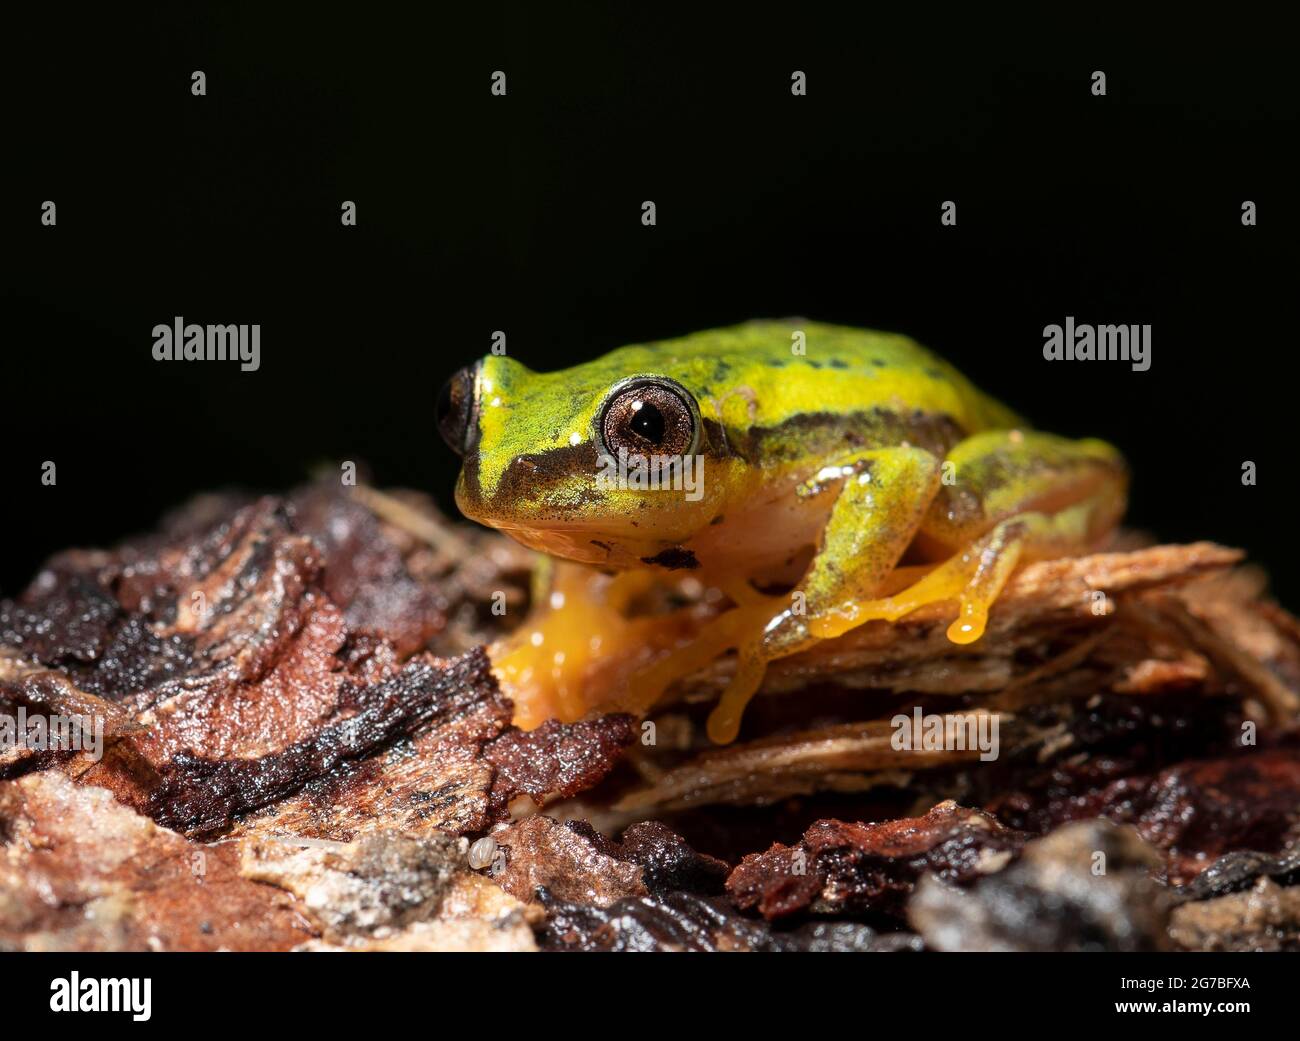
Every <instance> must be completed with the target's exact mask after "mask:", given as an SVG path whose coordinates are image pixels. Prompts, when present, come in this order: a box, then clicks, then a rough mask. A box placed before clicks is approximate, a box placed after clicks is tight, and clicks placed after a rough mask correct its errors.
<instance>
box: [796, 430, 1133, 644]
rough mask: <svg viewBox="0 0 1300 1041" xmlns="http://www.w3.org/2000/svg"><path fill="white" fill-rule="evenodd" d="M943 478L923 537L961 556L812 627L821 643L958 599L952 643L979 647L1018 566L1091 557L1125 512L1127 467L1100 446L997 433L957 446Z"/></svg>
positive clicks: (950, 631)
mask: <svg viewBox="0 0 1300 1041" xmlns="http://www.w3.org/2000/svg"><path fill="white" fill-rule="evenodd" d="M949 467H950V468H949ZM945 469H946V474H947V475H948V476H950V477H951V478H952V480H951V483H949V482H948V481H947V480H945V484H944V487H943V488H942V489H941V491H940V493H939V495H937V496H936V497H935V499H934V502H933V503H932V504H931V506H930V509H929V510H928V512H927V513H926V516H925V519H924V520H923V521H922V524H921V534H922V536H923V537H925V538H926V539H929V540H931V541H932V542H935V543H938V544H940V545H943V546H947V547H949V548H953V549H955V550H956V553H955V554H954V555H953V556H952V557H950V558H949V559H948V560H947V561H945V562H944V563H943V564H941V565H939V567H937V568H936V569H935V570H934V571H931V572H930V573H929V574H928V575H926V576H925V577H924V578H922V579H921V580H920V581H919V582H917V583H916V584H915V585H912V586H910V587H908V588H906V589H904V590H902V591H900V592H898V593H896V594H894V595H893V596H889V597H885V598H883V599H878V600H868V601H865V602H860V603H854V604H848V605H844V606H842V607H841V608H840V609H838V610H836V611H833V612H831V613H829V614H826V615H823V616H821V617H818V618H816V619H813V620H811V621H810V622H809V631H810V632H811V633H812V634H813V635H815V636H818V637H821V638H824V639H829V638H832V637H835V636H839V635H840V634H842V633H844V632H846V631H847V630H849V629H852V628H854V627H856V626H858V625H861V624H863V623H864V622H868V621H872V620H875V619H886V620H889V621H895V620H897V619H899V618H902V617H903V616H905V615H907V614H910V613H911V612H913V611H915V610H916V609H917V608H919V607H923V606H925V605H926V604H931V603H938V602H943V601H952V600H955V601H957V602H958V603H959V605H960V606H959V608H958V612H957V618H956V620H955V621H953V623H952V624H951V625H950V626H949V627H948V638H949V639H950V640H952V641H953V642H954V643H972V642H974V641H975V640H978V639H979V638H980V637H981V636H982V635H983V634H984V630H985V627H986V625H987V623H988V614H989V609H990V608H991V607H992V605H993V603H994V602H995V601H996V600H997V598H998V596H999V594H1000V593H1001V592H1002V588H1003V586H1004V585H1005V584H1006V581H1007V579H1008V578H1009V577H1010V575H1011V572H1012V571H1013V570H1015V567H1016V565H1017V564H1019V563H1024V562H1027V561H1030V560H1041V559H1046V558H1050V557H1057V556H1066V555H1069V554H1071V553H1076V552H1079V551H1081V550H1083V549H1086V548H1087V547H1088V546H1089V545H1091V544H1092V543H1094V542H1095V541H1096V540H1097V539H1098V538H1099V537H1100V536H1101V535H1103V534H1105V533H1106V532H1107V531H1109V530H1110V528H1111V527H1113V526H1114V524H1115V523H1116V522H1117V521H1118V520H1119V517H1120V516H1121V515H1122V513H1123V510H1124V498H1125V489H1126V483H1127V482H1126V477H1125V472H1124V465H1123V462H1122V461H1121V459H1120V457H1119V455H1118V453H1117V452H1116V451H1115V450H1114V449H1113V448H1111V447H1110V446H1109V445H1106V444H1105V443H1103V442H1101V441H1069V440H1067V439H1065V438H1060V437H1055V436H1054V435H1051V434H1038V433H1023V434H1022V433H1020V432H1019V431H990V432H987V433H983V434H977V435H975V436H974V437H971V438H968V439H967V440H965V441H963V442H961V443H960V444H958V445H957V446H956V447H955V448H954V449H953V450H952V452H951V453H949V455H948V457H947V459H946V460H945Z"/></svg>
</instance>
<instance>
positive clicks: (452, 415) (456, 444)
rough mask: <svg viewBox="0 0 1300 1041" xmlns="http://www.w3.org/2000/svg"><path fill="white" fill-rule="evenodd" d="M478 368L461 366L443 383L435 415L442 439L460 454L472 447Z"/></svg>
mask: <svg viewBox="0 0 1300 1041" xmlns="http://www.w3.org/2000/svg"><path fill="white" fill-rule="evenodd" d="M474 383H475V380H474V371H473V369H461V370H460V371H459V372H458V373H456V375H454V376H453V377H452V378H451V379H449V380H448V381H447V382H446V383H445V384H443V387H442V390H441V391H440V392H439V394H438V402H437V405H436V406H435V407H434V418H435V419H436V420H437V423H438V432H439V433H440V434H442V439H443V440H444V441H446V442H447V445H448V446H449V447H450V448H451V450H452V451H453V452H455V453H456V454H457V455H460V456H463V455H464V454H465V452H466V450H467V449H468V447H469V437H470V432H471V431H470V428H471V426H472V424H473V421H474Z"/></svg>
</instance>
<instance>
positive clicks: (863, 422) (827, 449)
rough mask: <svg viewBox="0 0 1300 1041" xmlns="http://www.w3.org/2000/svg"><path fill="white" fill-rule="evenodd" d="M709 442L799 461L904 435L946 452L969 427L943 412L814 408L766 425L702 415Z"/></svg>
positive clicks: (760, 458) (735, 451) (721, 450)
mask: <svg viewBox="0 0 1300 1041" xmlns="http://www.w3.org/2000/svg"><path fill="white" fill-rule="evenodd" d="M704 425H705V431H706V433H707V434H708V435H709V444H710V447H711V448H712V449H713V450H714V451H715V452H716V453H717V454H719V455H724V456H726V455H731V456H735V457H737V458H739V459H743V460H744V461H745V462H747V463H749V464H751V465H759V464H761V463H783V462H797V461H798V460H800V459H804V458H807V457H808V456H810V455H824V454H829V455H834V454H835V452H836V451H837V450H838V449H843V450H845V451H856V450H859V449H867V448H886V447H889V446H890V445H897V444H901V443H902V442H903V441H906V442H908V443H909V444H912V445H915V446H916V447H917V448H923V449H925V450H926V451H927V452H930V453H932V454H933V455H935V456H937V457H939V458H942V457H943V456H945V455H947V453H948V450H949V449H950V448H952V446H953V445H955V444H956V443H957V442H958V441H960V440H962V438H964V437H966V436H967V431H965V430H964V429H962V427H961V426H960V425H959V424H958V423H957V421H956V420H954V419H953V418H952V417H951V416H949V415H947V414H946V413H942V412H926V411H924V410H921V409H917V410H915V411H912V412H895V411H893V410H892V409H886V408H874V409H870V410H868V411H864V412H844V413H836V412H811V413H805V414H803V415H799V416H793V417H791V418H790V419H787V420H785V421H784V422H782V423H778V424H775V425H774V426H768V427H751V428H750V429H748V430H743V431H742V430H739V429H737V428H735V427H730V426H728V427H725V428H724V427H722V426H721V425H720V424H717V423H712V422H711V421H710V420H705V421H704Z"/></svg>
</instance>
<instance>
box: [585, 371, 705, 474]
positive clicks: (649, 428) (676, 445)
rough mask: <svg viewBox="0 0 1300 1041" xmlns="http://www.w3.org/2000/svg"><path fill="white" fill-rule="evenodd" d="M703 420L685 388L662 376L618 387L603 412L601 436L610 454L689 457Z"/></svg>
mask: <svg viewBox="0 0 1300 1041" xmlns="http://www.w3.org/2000/svg"><path fill="white" fill-rule="evenodd" d="M699 428H700V416H699V407H698V406H697V405H696V404H695V399H694V398H692V397H691V395H690V394H689V393H688V392H687V391H686V389H685V388H684V387H681V386H680V385H678V384H676V383H674V382H673V381H672V380H669V379H665V378H663V377H661V376H645V377H636V378H633V379H630V380H627V381H626V382H624V383H621V384H619V385H618V386H617V387H615V388H614V390H613V392H612V393H611V394H610V396H609V399H608V400H607V401H606V402H605V407H604V409H603V410H602V411H601V417H600V435H601V440H602V442H603V443H604V446H605V450H606V451H607V452H609V453H610V454H614V453H617V452H618V450H619V449H626V450H627V453H628V454H629V455H638V454H639V455H672V456H683V455H690V454H691V453H693V452H694V451H695V447H696V444H697V442H698V439H699Z"/></svg>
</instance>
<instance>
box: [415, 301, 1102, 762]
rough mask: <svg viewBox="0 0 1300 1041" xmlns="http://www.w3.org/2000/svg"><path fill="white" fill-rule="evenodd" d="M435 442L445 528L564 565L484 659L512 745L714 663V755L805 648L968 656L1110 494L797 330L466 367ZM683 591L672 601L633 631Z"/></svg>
mask: <svg viewBox="0 0 1300 1041" xmlns="http://www.w3.org/2000/svg"><path fill="white" fill-rule="evenodd" d="M438 423H439V428H440V430H441V432H442V434H443V436H444V437H445V438H446V439H447V441H448V442H449V443H450V444H451V446H452V447H453V448H455V449H456V450H457V451H458V452H459V453H461V454H462V455H463V457H464V467H463V469H462V472H461V476H460V480H459V482H458V483H457V486H456V501H457V503H458V504H459V506H460V508H461V510H462V511H463V512H464V513H465V514H466V515H467V516H469V517H471V518H473V519H474V520H477V521H480V522H482V523H483V524H487V525H490V526H492V527H494V528H499V529H501V530H502V531H504V532H505V533H506V534H508V535H510V536H512V537H513V538H515V539H517V540H518V541H519V542H521V543H523V544H524V545H526V546H529V547H532V548H534V549H537V550H540V551H542V552H543V553H546V554H549V555H550V556H551V557H556V558H561V561H575V562H577V563H578V564H579V565H585V567H574V566H573V565H568V564H563V563H556V564H555V565H554V566H551V567H549V568H547V569H546V574H547V576H548V581H549V583H550V584H549V587H548V588H546V589H544V590H542V591H541V593H540V595H539V596H537V597H536V598H535V606H534V608H533V615H532V616H531V617H530V618H529V619H528V621H527V622H526V623H525V624H524V625H523V626H521V627H520V628H519V629H518V630H517V631H516V632H515V633H514V634H513V635H512V636H511V638H510V639H509V640H507V641H506V642H505V643H504V644H503V645H502V646H500V647H497V648H495V649H494V657H493V660H494V662H495V663H496V667H497V670H498V675H499V676H500V677H501V679H502V680H503V682H504V683H505V685H506V687H507V689H508V691H509V692H510V694H511V696H512V697H514V699H515V702H516V706H517V708H516V712H517V722H519V723H520V725H521V726H525V727H527V726H535V725H537V724H539V723H541V722H542V721H543V720H545V719H546V718H549V717H553V716H554V717H559V718H561V719H565V720H572V719H576V718H579V717H581V716H582V715H584V714H586V713H587V712H590V711H592V710H593V709H601V710H615V709H624V710H628V711H632V712H636V713H641V714H644V713H648V712H649V711H650V710H651V709H652V708H653V707H654V706H655V704H656V702H657V700H658V699H659V698H660V697H661V695H662V694H663V693H664V692H665V691H666V690H667V689H668V688H669V687H670V686H671V685H672V684H673V683H675V681H677V680H679V679H681V678H683V677H684V676H686V675H688V674H690V673H692V672H694V671H696V670H698V669H699V668H701V667H703V666H705V665H707V664H709V662H711V661H712V660H713V659H714V658H717V657H718V656H720V655H722V654H724V653H726V652H727V651H729V650H734V651H735V653H736V656H737V659H736V668H735V673H734V676H733V678H732V679H731V681H730V685H729V686H728V687H727V689H726V691H725V692H724V694H723V695H722V697H721V699H720V700H719V702H718V704H717V705H716V707H715V708H714V709H713V712H712V714H711V716H710V717H709V723H708V731H709V736H710V737H711V738H712V739H713V740H714V741H717V742H720V743H725V742H729V741H732V740H734V738H735V737H736V734H737V732H738V730H739V728H740V722H741V716H742V713H743V711H744V708H745V705H746V703H747V702H748V701H749V699H750V697H751V696H752V695H753V693H754V692H755V690H756V689H757V688H758V687H759V685H760V684H761V682H762V679H763V674H764V670H765V669H766V666H767V663H768V662H770V661H772V660H774V659H776V658H782V657H785V656H787V655H791V654H794V653H796V652H798V651H801V650H804V649H806V648H808V647H809V646H811V645H812V644H814V643H816V642H817V641H819V640H829V639H833V638H834V637H837V636H839V635H841V634H842V633H845V632H847V631H848V630H850V629H853V628H855V627H856V626H860V625H862V624H863V623H865V622H870V621H880V620H884V621H886V622H892V621H894V620H897V619H899V618H902V617H903V616H904V615H907V614H908V613H909V612H912V611H914V610H916V609H917V608H919V607H921V606H923V605H927V604H932V603H944V604H951V605H952V611H953V620H952V623H951V625H950V626H949V627H948V638H949V639H950V640H952V641H953V642H954V643H958V644H966V643H971V642H973V641H975V640H978V639H979V638H980V637H981V635H983V633H984V629H985V625H986V621H987V619H988V614H989V609H990V607H992V605H993V604H994V602H995V601H996V600H997V598H998V595H999V593H1000V592H1001V590H1002V588H1003V586H1004V584H1005V583H1006V581H1007V578H1008V576H1009V575H1010V574H1011V572H1012V570H1013V569H1014V568H1015V567H1016V566H1017V564H1021V563H1024V562H1026V561H1030V560H1034V559H1041V558H1044V557H1053V556H1062V555H1068V554H1072V553H1076V552H1080V551H1082V550H1084V549H1086V548H1087V547H1089V546H1090V545H1092V544H1094V543H1096V542H1098V541H1099V540H1100V539H1101V538H1102V537H1104V536H1105V535H1107V534H1108V533H1109V531H1110V530H1111V529H1112V528H1113V526H1114V525H1115V524H1116V523H1117V521H1118V520H1119V518H1120V516H1121V515H1122V513H1123V509H1124V498H1125V489H1126V483H1127V482H1126V475H1125V468H1124V464H1123V461H1122V459H1121V457H1120V455H1119V453H1118V452H1116V451H1115V449H1113V448H1111V447H1110V446H1109V445H1107V444H1105V443H1104V442H1101V441H1094V440H1084V441H1072V440H1067V439H1065V438H1062V437H1057V436H1055V435H1053V434H1047V433H1039V432H1036V431H1032V430H1030V429H1028V427H1027V426H1026V425H1025V424H1024V423H1023V422H1022V421H1021V420H1020V419H1019V418H1018V417H1017V416H1016V415H1015V414H1013V413H1012V412H1011V411H1010V410H1008V409H1007V408H1005V407H1004V406H1002V405H1001V404H999V403H998V402H996V401H994V400H993V399H991V398H989V397H987V396H986V395H984V394H983V393H981V392H980V391H979V390H977V389H976V388H975V387H974V386H973V385H972V384H971V383H970V382H969V381H968V380H967V379H966V378H965V377H964V376H963V375H962V374H961V373H960V372H958V371H957V370H956V369H955V368H953V367H952V366H951V365H949V364H947V363H946V362H944V361H943V360H942V359H940V358H938V357H936V356H935V355H933V354H931V353H930V352H929V351H927V350H925V349H924V348H922V347H921V346H919V345H918V344H916V343H914V342H913V341H911V340H909V339H907V338H905V337H903V336H895V335H890V334H886V333H878V332H868V331H866V330H859V329H849V328H843V327H838V326H831V325H822V324H819V323H815V322H803V321H797V320H794V321H756V322H750V323H747V324H745V325H740V326H736V327H734V328H728V329H719V330H715V331H712V332H702V333H696V334H695V335H692V336H686V337H683V338H682V339H677V340H667V341H664V342H662V343H655V344H649V345H646V346H636V347H624V348H622V349H620V350H616V351H613V352H612V353H610V354H607V355H605V356H604V357H603V358H600V359H599V360H597V361H592V362H588V363H587V364H584V365H577V366H575V367H573V368H571V369H565V370H563V371H561V372H550V373H538V372H532V371H530V370H529V369H527V368H525V367H524V366H523V365H521V364H520V363H518V362H517V361H514V360H513V359H510V358H507V357H504V356H489V357H486V358H484V359H483V360H482V361H480V362H478V363H477V364H476V365H474V366H473V367H472V368H469V369H465V370H462V371H461V372H460V373H458V374H457V375H456V376H455V377H454V378H453V379H452V380H451V382H450V383H449V384H448V386H447V387H446V388H445V389H444V391H443V395H442V398H441V400H440V401H439V409H438ZM905 555H906V556H905ZM900 562H902V563H903V564H904V565H907V566H905V567H901V568H900V567H899V565H900ZM918 565H925V566H918ZM611 575H612V576H613V577H611ZM900 579H902V581H900ZM683 580H685V585H688V586H689V587H690V589H692V590H694V592H695V594H696V595H695V596H694V598H693V599H694V601H695V602H694V603H693V604H691V605H690V606H686V607H681V608H679V609H677V610H664V609H662V606H661V607H660V608H652V609H647V607H646V605H647V604H654V603H660V604H661V605H662V598H660V599H659V600H656V596H657V594H656V592H655V591H656V590H661V591H662V590H663V589H665V588H671V587H672V585H673V584H674V583H677V584H678V586H679V587H680V588H685V586H683Z"/></svg>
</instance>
